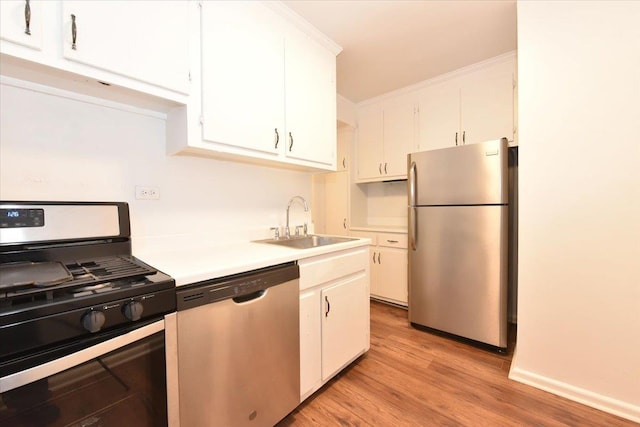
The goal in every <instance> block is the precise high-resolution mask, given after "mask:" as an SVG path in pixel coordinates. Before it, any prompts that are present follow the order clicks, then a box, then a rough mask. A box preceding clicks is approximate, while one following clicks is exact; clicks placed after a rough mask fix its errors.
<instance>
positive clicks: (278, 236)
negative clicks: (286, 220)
mask: <svg viewBox="0 0 640 427" xmlns="http://www.w3.org/2000/svg"><path fill="white" fill-rule="evenodd" d="M269 230H273V231H274V232H275V236H274V237H275V238H276V239H279V238H280V227H271V228H269Z"/></svg>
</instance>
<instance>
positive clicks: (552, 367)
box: [511, 1, 640, 421]
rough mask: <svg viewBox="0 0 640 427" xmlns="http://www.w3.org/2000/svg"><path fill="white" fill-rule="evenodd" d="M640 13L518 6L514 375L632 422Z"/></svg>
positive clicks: (600, 5) (590, 4)
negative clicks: (517, 172) (517, 253)
mask: <svg viewBox="0 0 640 427" xmlns="http://www.w3.org/2000/svg"><path fill="white" fill-rule="evenodd" d="M639 22H640V2H635V1H629V2H613V1H606V2H596V1H583V2H577V1H552V2H545V1H519V2H518V73H519V82H518V84H519V106H518V107H519V123H520V132H519V134H520V148H519V150H520V167H519V174H520V175H519V180H520V218H519V222H520V224H519V233H520V235H519V238H520V245H519V254H520V256H519V289H518V344H517V349H516V356H515V358H514V361H513V364H512V370H511V378H514V379H518V380H520V381H523V382H526V383H529V384H533V385H535V386H537V387H540V388H543V389H547V390H549V391H552V392H554V393H558V394H561V395H565V396H567V397H569V398H572V399H575V400H578V401H582V402H584V403H587V404H589V405H592V406H595V407H599V408H602V409H604V410H607V411H610V412H613V413H617V414H620V415H622V416H625V417H627V418H630V419H633V420H635V421H640V108H639V105H640V103H639V100H640V25H638V23H639Z"/></svg>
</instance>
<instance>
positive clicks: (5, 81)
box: [0, 75, 167, 120]
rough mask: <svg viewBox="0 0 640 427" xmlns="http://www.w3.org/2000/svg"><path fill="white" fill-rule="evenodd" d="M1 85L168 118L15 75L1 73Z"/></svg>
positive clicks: (160, 114)
mask: <svg viewBox="0 0 640 427" xmlns="http://www.w3.org/2000/svg"><path fill="white" fill-rule="evenodd" d="M0 85H5V86H11V87H16V88H19V89H25V90H29V91H32V92H39V93H43V94H45V95H51V96H57V97H59V98H66V99H71V100H74V101H79V102H84V103H86V104H92V105H99V106H102V107H107V108H113V109H115V110H120V111H125V112H128V113H134V114H140V115H142V116H148V117H154V118H157V119H162V120H166V118H167V115H166V114H165V113H161V112H159V111H153V110H147V109H144V108H139V107H134V106H132V105H128V104H122V103H120V102H114V101H109V100H106V99H102V98H97V97H94V96H89V95H83V94H80V93H77V92H71V91H68V90H64V89H58V88H55V87H52V86H47V85H43V84H39V83H33V82H30V81H27V80H20V79H16V78H14V77H8V76H3V75H0Z"/></svg>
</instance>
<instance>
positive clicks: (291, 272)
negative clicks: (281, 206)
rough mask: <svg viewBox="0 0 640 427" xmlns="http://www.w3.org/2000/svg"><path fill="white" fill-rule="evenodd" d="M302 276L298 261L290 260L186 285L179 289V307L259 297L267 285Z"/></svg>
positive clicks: (271, 285) (185, 308)
mask: <svg viewBox="0 0 640 427" xmlns="http://www.w3.org/2000/svg"><path fill="white" fill-rule="evenodd" d="M299 277H300V269H299V267H298V264H297V263H295V262H290V263H286V264H279V265H275V266H272V267H266V268H262V269H259V270H251V271H248V272H245V273H241V274H235V275H232V276H225V277H221V278H219V279H214V280H206V281H203V282H198V283H194V284H193V285H187V286H184V287H181V288H178V289H177V290H176V298H177V310H178V311H181V310H188V309H190V308H194V307H198V306H200V305H204V304H210V303H213V302H216V301H222V300H225V299H231V298H233V299H234V300H235V301H236V302H238V303H241V302H244V301H250V300H251V299H254V298H257V297H260V296H261V295H262V294H264V291H265V290H266V289H269V288H270V287H273V286H276V285H279V284H281V283H285V282H288V281H290V280H296V279H298V278H299Z"/></svg>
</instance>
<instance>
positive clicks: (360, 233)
mask: <svg viewBox="0 0 640 427" xmlns="http://www.w3.org/2000/svg"><path fill="white" fill-rule="evenodd" d="M349 235H350V236H353V237H360V238H363V239H371V243H369V245H370V246H376V245H377V244H378V234H377V233H372V232H370V231H354V230H350V231H349Z"/></svg>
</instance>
